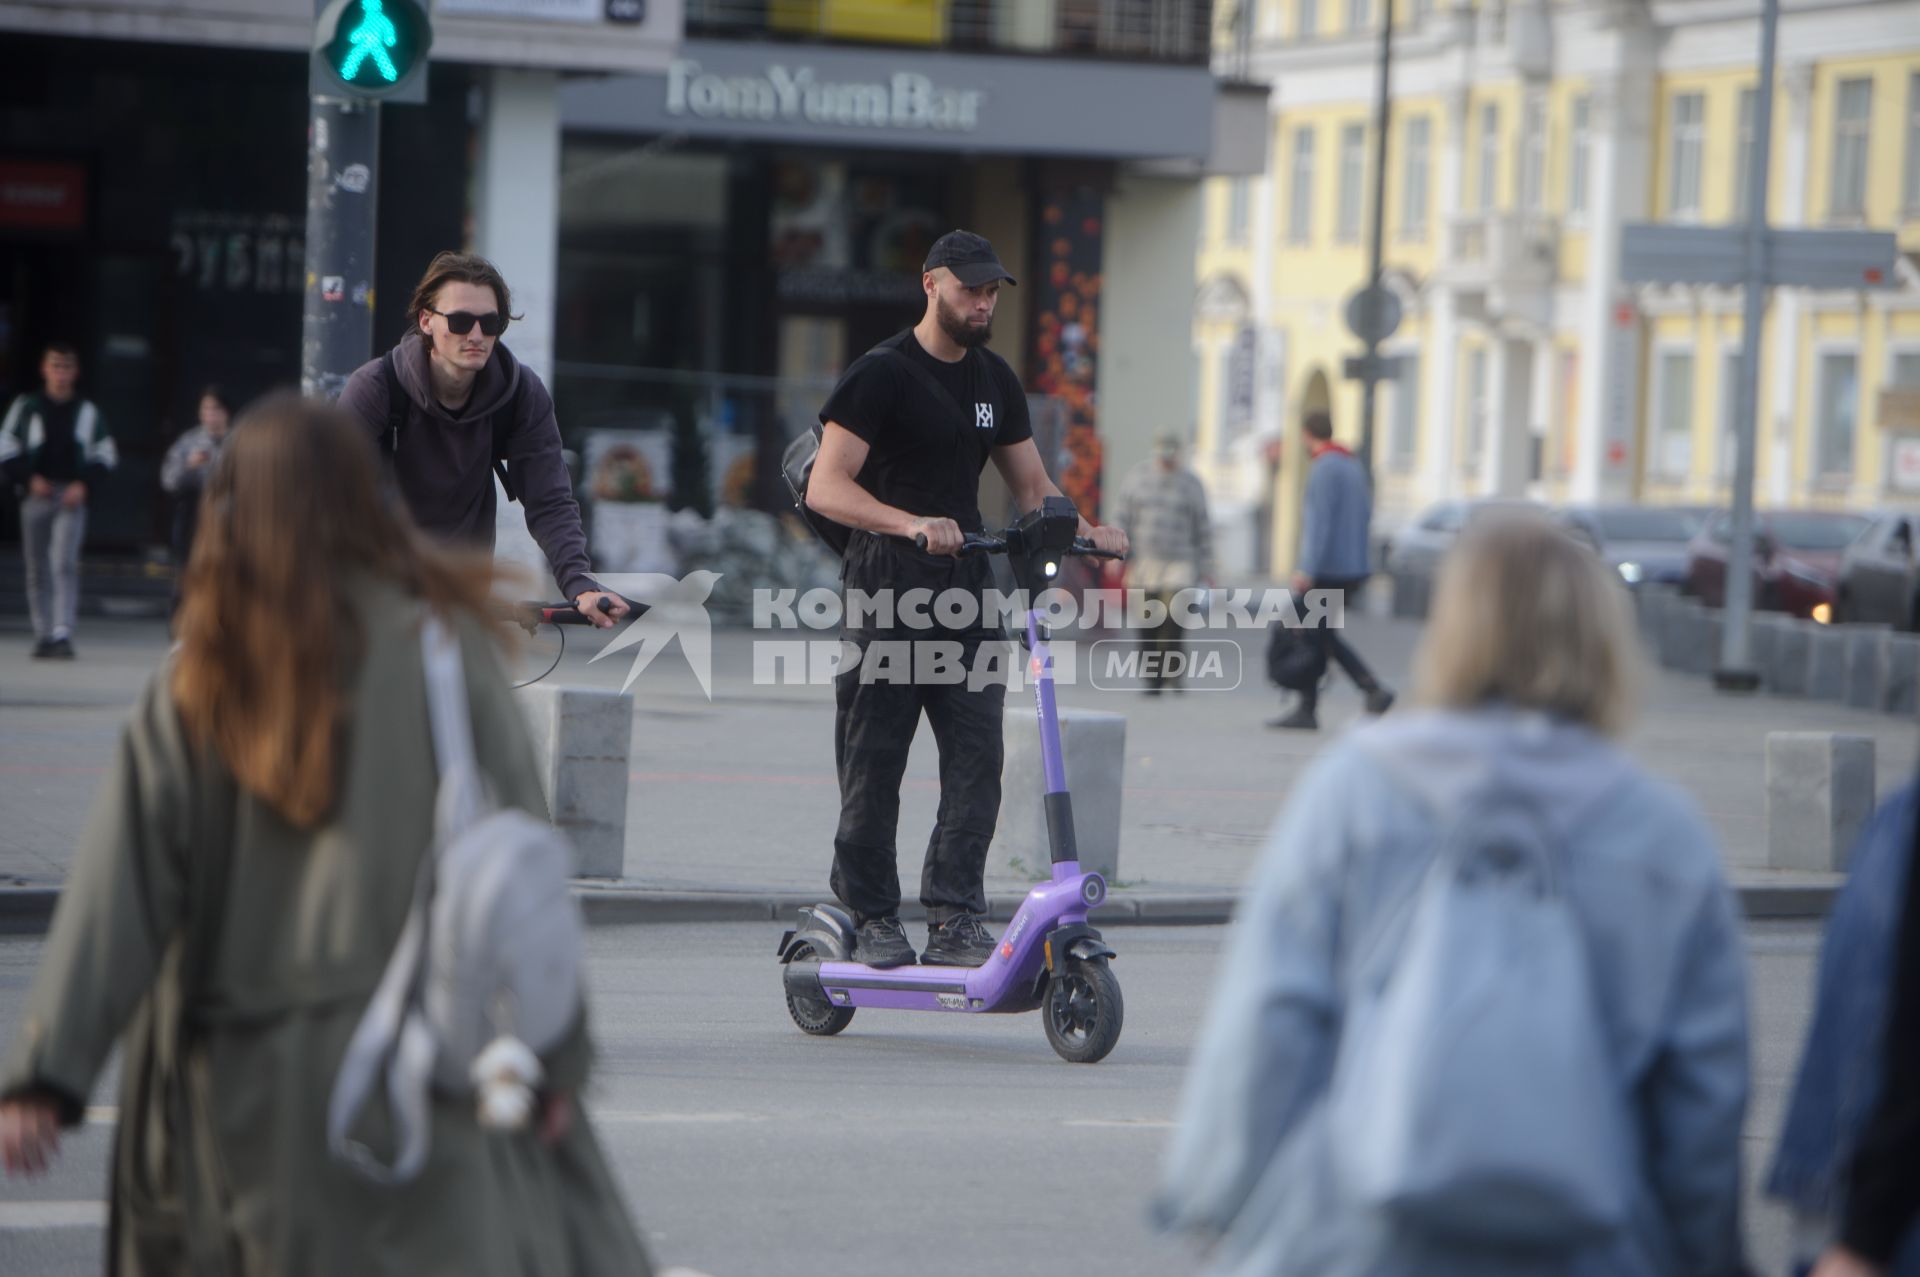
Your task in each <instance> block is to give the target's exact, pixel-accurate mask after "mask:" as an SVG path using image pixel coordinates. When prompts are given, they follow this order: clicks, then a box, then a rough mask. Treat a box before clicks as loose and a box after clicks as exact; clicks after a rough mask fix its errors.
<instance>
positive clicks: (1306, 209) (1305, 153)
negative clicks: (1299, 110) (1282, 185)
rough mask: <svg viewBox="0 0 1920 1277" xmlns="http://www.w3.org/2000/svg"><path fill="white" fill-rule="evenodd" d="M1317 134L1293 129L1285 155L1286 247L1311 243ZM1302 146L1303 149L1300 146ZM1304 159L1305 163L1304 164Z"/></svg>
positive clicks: (1310, 127) (1311, 129)
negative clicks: (1287, 245)
mask: <svg viewBox="0 0 1920 1277" xmlns="http://www.w3.org/2000/svg"><path fill="white" fill-rule="evenodd" d="M1318 133H1319V130H1318V129H1317V128H1315V127H1314V126H1313V125H1311V124H1301V125H1296V126H1295V127H1294V130H1293V137H1292V139H1291V141H1292V146H1291V148H1290V150H1289V152H1288V155H1287V243H1289V244H1311V243H1313V170H1314V165H1315V164H1316V163H1317V161H1318V155H1317V152H1318V151H1319V149H1320V147H1319V142H1318V140H1317V136H1318ZM1303 143H1304V145H1302V144H1303ZM1303 157H1304V163H1303V162H1302V161H1303Z"/></svg>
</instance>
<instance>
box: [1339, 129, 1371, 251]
mask: <svg viewBox="0 0 1920 1277" xmlns="http://www.w3.org/2000/svg"><path fill="white" fill-rule="evenodd" d="M1336 145H1337V146H1338V147H1339V151H1338V156H1339V159H1338V164H1339V169H1340V172H1339V177H1338V186H1337V188H1336V191H1335V199H1336V200H1338V203H1337V204H1336V206H1335V208H1334V215H1333V238H1334V240H1335V242H1337V243H1341V244H1358V243H1359V242H1360V231H1361V228H1362V226H1363V224H1364V222H1365V220H1366V203H1367V126H1366V125H1364V124H1357V123H1347V124H1342V125H1341V126H1340V135H1339V141H1338V143H1337V144H1336Z"/></svg>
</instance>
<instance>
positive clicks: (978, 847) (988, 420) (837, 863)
mask: <svg viewBox="0 0 1920 1277" xmlns="http://www.w3.org/2000/svg"><path fill="white" fill-rule="evenodd" d="M1003 281H1004V282H1006V283H1009V284H1011V283H1013V282H1014V281H1013V276H1012V275H1010V274H1009V273H1008V272H1007V269H1006V268H1005V267H1004V266H1002V265H1001V264H1000V259H999V258H998V257H997V256H995V254H994V251H993V246H992V245H991V244H989V243H988V242H987V241H986V240H985V239H983V238H981V237H980V236H978V235H974V234H970V233H969V232H966V231H952V232H950V233H948V234H946V235H943V236H941V237H940V238H939V239H938V240H937V241H935V243H934V245H933V248H932V250H931V251H930V252H929V253H928V255H927V260H926V265H925V269H924V271H923V273H922V275H921V286H922V289H923V290H924V292H925V293H926V298H927V306H926V312H925V313H924V314H923V315H922V317H921V319H920V322H919V323H918V324H916V325H915V326H914V327H912V328H909V329H907V330H905V331H904V332H901V333H899V334H897V335H895V336H893V337H890V338H888V339H887V340H886V341H884V342H882V343H881V344H880V345H879V346H877V347H875V348H874V349H873V350H870V351H868V352H867V353H866V354H865V355H863V356H861V357H860V358H859V359H857V360H855V361H854V363H853V364H852V365H851V366H850V367H849V368H848V369H847V371H846V373H845V374H844V375H843V376H842V377H841V379H840V384H839V385H837V386H836V387H834V390H833V394H832V396H831V397H830V398H829V399H828V400H827V403H826V406H825V407H823V408H822V409H821V410H820V421H821V435H820V448H819V454H818V456H817V457H816V458H814V460H813V462H812V464H811V468H810V470H808V471H807V473H806V475H805V478H804V487H805V492H804V499H805V510H806V512H807V514H808V515H809V518H808V521H809V523H811V524H813V525H814V526H815V527H816V528H822V527H824V528H825V533H823V535H829V539H830V540H835V539H838V537H839V536H841V535H843V536H844V541H843V542H842V543H843V544H844V546H845V549H844V559H843V563H842V567H841V575H840V580H841V584H842V586H843V588H844V589H845V590H846V592H847V595H848V597H849V599H850V600H851V599H853V598H854V597H856V595H864V596H866V597H869V598H875V599H888V598H890V599H891V600H892V601H893V603H894V604H895V605H896V609H897V610H896V614H895V615H894V616H893V617H892V618H891V624H889V623H888V620H889V618H887V617H886V616H884V615H879V616H862V617H856V616H855V615H853V613H852V611H851V609H850V611H849V615H848V619H847V624H846V627H845V631H844V637H845V638H846V640H847V641H848V642H849V643H850V644H851V645H852V646H853V648H854V649H855V650H857V651H858V652H859V654H860V656H861V660H860V661H859V662H858V663H856V664H853V665H852V667H851V668H846V669H843V670H842V671H841V673H840V674H839V675H838V676H837V677H836V679H835V689H834V691H835V701H836V705H837V712H836V715H835V722H834V757H835V760H836V762H837V764H838V768H839V773H840V825H839V829H838V831H837V833H836V834H835V837H834V863H833V875H832V879H831V884H832V890H833V893H834V895H835V896H836V897H837V898H838V899H839V900H840V901H841V903H842V904H844V905H845V906H846V907H847V908H848V910H849V911H850V912H851V913H852V914H853V915H854V922H855V924H856V926H857V927H858V933H857V941H856V945H857V947H856V951H855V955H854V956H855V957H856V958H857V959H858V960H859V961H861V962H864V963H867V964H868V965H870V966H874V967H880V968H887V967H898V966H904V965H907V964H909V963H912V962H914V961H916V957H915V954H914V951H913V948H912V946H911V945H909V944H908V943H907V936H906V932H905V930H904V929H902V927H901V925H900V919H899V909H900V874H899V864H898V853H897V851H896V849H895V846H894V836H895V833H896V831H897V827H898V824H899V815H900V781H901V778H902V776H903V775H904V774H905V771H906V764H907V750H908V748H909V746H911V745H912V743H913V737H914V733H915V732H916V730H917V729H918V727H919V723H920V715H921V714H922V713H923V712H924V713H925V714H926V716H927V720H928V722H929V723H930V724H931V725H932V727H933V734H934V740H935V742H936V744H937V745H938V747H939V750H940V811H939V817H938V822H937V824H936V826H935V829H934V832H933V837H932V839H931V840H930V841H929V843H928V845H927V855H926V861H925V868H924V871H923V873H922V876H921V884H920V900H921V903H922V904H924V905H925V906H926V909H927V917H928V938H927V945H926V950H925V960H926V961H927V962H929V963H937V964H941V965H951V966H980V965H982V964H983V963H985V962H986V960H987V958H988V957H989V956H991V954H992V953H993V947H994V939H993V936H992V935H991V934H990V933H989V932H988V931H987V928H986V927H985V926H984V925H983V923H984V920H985V918H986V912H987V897H986V887H985V875H986V861H987V844H988V843H990V842H991V841H992V840H993V830H994V824H995V822H996V821H997V820H998V819H999V814H1000V764H1001V755H1002V736H1001V731H1002V728H1001V717H1002V714H1003V711H1004V707H1005V704H1006V691H1007V689H1006V684H1005V681H1004V678H1002V679H1000V680H998V681H988V680H976V679H973V678H968V679H965V680H963V681H960V682H928V683H925V684H921V683H919V682H917V681H916V680H914V679H912V678H910V677H909V678H906V679H892V678H875V677H868V676H867V672H866V666H867V661H866V654H867V652H868V649H869V647H870V645H872V644H874V643H877V642H889V643H895V642H901V641H903V640H912V639H916V638H917V639H925V640H936V641H942V642H946V643H954V644H957V645H958V647H959V650H960V652H961V662H962V664H963V666H964V667H965V669H967V670H969V671H974V670H978V669H980V668H981V662H982V659H983V658H982V649H983V648H985V647H987V646H989V645H997V644H1000V643H1002V642H1003V639H1002V638H1001V631H1000V626H999V623H998V618H997V617H994V616H990V615H989V614H988V612H987V609H986V606H985V603H986V599H985V592H986V590H987V588H988V587H989V586H990V585H991V584H992V575H991V572H990V570H989V567H988V564H987V561H986V559H985V558H983V557H970V558H961V557H958V556H957V554H956V552H957V551H958V550H959V549H960V546H961V541H962V537H963V535H964V534H965V533H967V532H979V531H981V530H983V526H984V525H983V524H982V522H981V518H980V505H979V503H980V472H981V470H983V469H984V468H985V466H986V463H987V461H988V460H989V458H991V459H992V461H993V463H994V465H995V466H996V467H998V468H999V470H1000V473H1001V475H1002V476H1003V477H1004V478H1005V479H1006V481H1007V486H1008V488H1009V489H1010V490H1011V492H1012V494H1013V499H1014V502H1015V505H1016V507H1017V508H1019V509H1021V510H1031V509H1033V508H1035V507H1037V506H1038V505H1039V504H1040V502H1041V501H1042V499H1044V498H1046V497H1057V496H1060V495H1061V493H1060V490H1059V488H1057V487H1055V486H1054V483H1053V480H1052V479H1051V478H1049V477H1048V475H1047V471H1046V466H1045V464H1044V463H1043V462H1042V461H1041V459H1040V451H1039V449H1038V448H1037V447H1035V446H1034V442H1033V429H1032V425H1031V422H1030V421H1029V419H1028V415H1027V399H1026V393H1025V391H1024V390H1023V389H1022V388H1021V385H1020V380H1019V378H1018V377H1017V376H1015V375H1014V372H1013V369H1012V368H1010V367H1008V366H1007V362H1006V361H1005V360H1004V359H1001V358H1000V357H999V356H998V355H995V354H993V353H992V352H991V351H988V350H987V349H986V348H985V347H986V343H987V341H988V340H989V339H990V338H991V336H992V334H993V312H994V307H995V305H996V304H997V302H998V300H999V295H1000V285H1001V283H1002V282H1003ZM789 468H791V467H789ZM835 524H837V525H839V528H838V531H837V532H836V529H835V528H834V527H833V526H832V525H835ZM1080 532H1081V535H1083V536H1087V537H1090V538H1092V540H1093V542H1094V544H1096V545H1097V546H1099V547H1100V548H1101V549H1103V550H1109V551H1113V552H1115V553H1122V552H1124V551H1125V549H1126V543H1127V541H1126V536H1125V534H1124V533H1122V532H1121V531H1120V529H1118V528H1096V527H1094V526H1093V525H1092V524H1091V523H1089V522H1087V520H1086V519H1085V518H1084V517H1083V518H1082V519H1081V521H1080ZM916 538H924V545H923V546H917V545H916V543H915V539H916ZM915 590H927V591H929V592H930V596H931V597H933V598H935V599H937V598H939V597H940V596H941V595H942V594H943V593H944V592H947V591H962V592H965V593H967V594H971V595H972V596H973V597H974V599H975V601H976V602H977V604H978V606H977V607H976V608H975V609H973V616H972V619H971V620H970V621H969V622H967V623H962V622H961V621H959V620H955V619H953V618H952V617H951V616H949V617H948V618H947V619H946V620H942V619H941V617H940V616H939V614H938V609H935V608H931V607H930V608H929V609H928V616H929V618H930V619H931V620H932V622H933V624H932V626H931V627H930V628H912V627H910V626H908V625H907V624H904V623H903V622H904V621H905V619H906V618H905V617H904V615H903V614H904V613H905V612H906V611H907V608H908V605H907V602H906V596H907V595H908V594H909V593H910V592H912V591H915Z"/></svg>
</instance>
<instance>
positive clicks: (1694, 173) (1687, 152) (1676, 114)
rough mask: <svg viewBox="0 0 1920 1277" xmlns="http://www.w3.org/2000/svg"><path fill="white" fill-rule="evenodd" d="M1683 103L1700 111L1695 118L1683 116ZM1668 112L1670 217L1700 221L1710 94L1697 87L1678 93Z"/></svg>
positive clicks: (1680, 220)
mask: <svg viewBox="0 0 1920 1277" xmlns="http://www.w3.org/2000/svg"><path fill="white" fill-rule="evenodd" d="M1682 103H1685V104H1687V105H1688V106H1690V107H1692V108H1693V109H1694V111H1695V112H1697V113H1696V114H1694V116H1693V118H1692V119H1690V120H1684V121H1683V120H1682V119H1681V118H1680V113H1681V104H1682ZM1667 113H1668V126H1667V135H1668V140H1667V217H1668V218H1669V219H1671V220H1673V221H1676V222H1697V221H1699V220H1700V188H1701V186H1702V185H1703V182H1702V180H1701V179H1702V177H1703V174H1704V171H1705V169H1706V158H1707V95H1706V94H1705V93H1703V92H1700V91H1699V90H1697V89H1696V90H1690V91H1688V92H1685V93H1676V94H1674V95H1673V97H1672V98H1671V99H1670V100H1669V102H1668V107H1667Z"/></svg>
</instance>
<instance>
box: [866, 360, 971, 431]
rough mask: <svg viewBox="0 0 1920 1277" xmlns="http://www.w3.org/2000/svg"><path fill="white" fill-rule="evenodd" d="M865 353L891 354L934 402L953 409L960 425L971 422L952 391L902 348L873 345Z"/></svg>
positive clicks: (966, 424)
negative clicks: (925, 389) (924, 388)
mask: <svg viewBox="0 0 1920 1277" xmlns="http://www.w3.org/2000/svg"><path fill="white" fill-rule="evenodd" d="M867 353H868V354H869V355H891V356H893V357H894V358H895V359H896V360H898V361H899V362H900V365H901V366H902V367H903V368H905V369H906V370H907V371H908V372H910V373H912V374H913V376H914V380H916V381H918V382H919V383H920V384H921V385H922V386H925V387H926V388H927V393H929V394H931V395H932V396H933V397H934V400H935V401H936V402H938V403H943V404H945V405H947V407H949V408H951V409H952V410H953V416H954V419H955V420H956V421H958V422H959V423H960V424H961V425H962V426H969V425H972V424H973V423H972V422H970V421H968V420H967V410H966V409H965V408H963V407H961V406H960V401H959V400H958V399H955V398H954V397H953V392H952V391H951V390H948V389H947V388H946V387H945V386H943V385H941V384H940V382H939V380H938V379H937V378H935V377H934V375H933V374H932V373H930V372H928V371H927V370H926V369H925V368H924V367H922V366H921V365H920V363H919V362H918V361H917V360H915V359H914V357H913V356H912V355H909V354H907V353H906V352H905V351H904V350H901V349H900V348H899V347H898V346H888V345H885V344H882V345H879V346H875V347H874V348H873V349H872V350H869V351H868V352H867ZM964 358H966V359H972V358H973V352H972V351H971V350H969V351H968V352H967V353H966V355H965V357H964Z"/></svg>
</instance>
